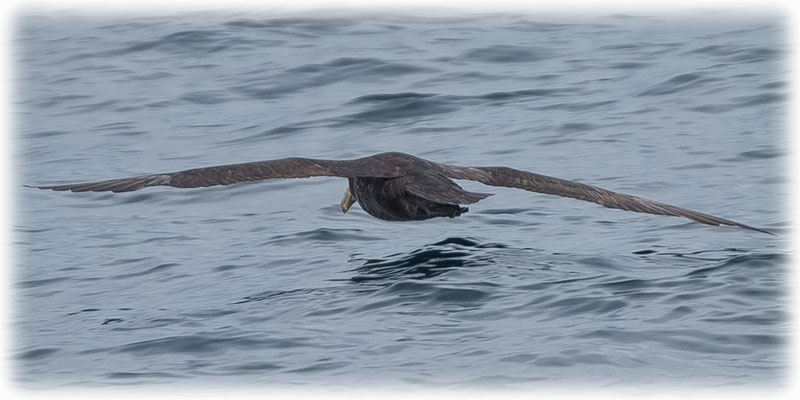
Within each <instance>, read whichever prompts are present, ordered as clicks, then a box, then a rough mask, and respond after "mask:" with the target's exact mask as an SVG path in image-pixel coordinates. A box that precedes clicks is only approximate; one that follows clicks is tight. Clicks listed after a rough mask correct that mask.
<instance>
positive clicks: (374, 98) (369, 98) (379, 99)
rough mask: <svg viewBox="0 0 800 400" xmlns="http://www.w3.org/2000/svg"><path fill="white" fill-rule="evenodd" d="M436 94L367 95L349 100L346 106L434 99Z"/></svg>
mask: <svg viewBox="0 0 800 400" xmlns="http://www.w3.org/2000/svg"><path fill="white" fill-rule="evenodd" d="M436 96H438V94H436V93H416V92H403V93H377V94H368V95H364V96H359V97H356V98H355V99H353V100H350V101H349V102H348V104H359V103H373V104H374V103H383V102H385V101H394V100H417V99H427V98H431V97H436Z"/></svg>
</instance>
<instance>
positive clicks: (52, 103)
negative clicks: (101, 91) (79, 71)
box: [35, 94, 93, 108]
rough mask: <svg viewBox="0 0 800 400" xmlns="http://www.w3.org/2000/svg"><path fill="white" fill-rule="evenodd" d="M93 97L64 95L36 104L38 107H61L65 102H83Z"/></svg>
mask: <svg viewBox="0 0 800 400" xmlns="http://www.w3.org/2000/svg"><path fill="white" fill-rule="evenodd" d="M92 97H93V96H90V95H85V94H62V95H56V96H50V97H48V98H47V100H44V101H40V102H37V103H36V104H35V106H36V107H42V108H48V107H52V106H55V105H59V104H61V103H63V102H68V101H72V100H83V99H90V98H92Z"/></svg>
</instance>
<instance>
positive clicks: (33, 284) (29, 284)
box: [16, 277, 70, 288]
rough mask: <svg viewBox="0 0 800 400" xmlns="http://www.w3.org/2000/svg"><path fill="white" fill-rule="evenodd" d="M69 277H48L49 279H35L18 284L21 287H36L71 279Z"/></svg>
mask: <svg viewBox="0 0 800 400" xmlns="http://www.w3.org/2000/svg"><path fill="white" fill-rule="evenodd" d="M69 279H70V278H69V277H58V278H47V279H33V280H28V281H21V282H17V284H16V286H17V287H19V288H34V287H39V286H47V285H52V284H55V283H59V282H62V281H67V280H69Z"/></svg>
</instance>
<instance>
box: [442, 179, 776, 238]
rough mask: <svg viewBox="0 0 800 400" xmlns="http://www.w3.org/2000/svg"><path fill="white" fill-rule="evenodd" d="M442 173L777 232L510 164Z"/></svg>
mask: <svg viewBox="0 0 800 400" xmlns="http://www.w3.org/2000/svg"><path fill="white" fill-rule="evenodd" d="M437 165H438V167H439V168H441V171H440V172H441V173H443V174H444V175H446V176H448V177H449V178H453V179H468V180H473V181H477V182H480V183H483V184H486V185H492V186H504V187H510V188H517V189H523V190H527V191H531V192H537V193H545V194H551V195H556V196H562V197H569V198H573V199H578V200H584V201H590V202H592V203H597V204H599V205H601V206H603V207H608V208H617V209H621V210H627V211H635V212H640V213H647V214H656V215H670V216H676V217H684V218H688V219H691V220H693V221H697V222H700V223H703V224H707V225H717V226H718V225H729V226H738V227H741V228H746V229H751V230H754V231H758V232H763V233H768V234H770V235H774V233H772V232H769V231H766V230H764V229H759V228H755V227H752V226H750V225H745V224H742V223H739V222H736V221H731V220H728V219H724V218H719V217H715V216H713V215H708V214H703V213H701V212H697V211H693V210H689V209H686V208H681V207H676V206H673V205H669V204H665V203H660V202H657V201H654V200H649V199H645V198H642V197H637V196H632V195H628V194H624V193H618V192H613V191H611V190H607V189H603V188H599V187H596V186H591V185H586V184H583V183H580V182H575V181H571V180H567V179H561V178H555V177H552V176H547V175H541V174H536V173H533V172H528V171H521V170H518V169H514V168H508V167H459V166H455V165H445V164H437Z"/></svg>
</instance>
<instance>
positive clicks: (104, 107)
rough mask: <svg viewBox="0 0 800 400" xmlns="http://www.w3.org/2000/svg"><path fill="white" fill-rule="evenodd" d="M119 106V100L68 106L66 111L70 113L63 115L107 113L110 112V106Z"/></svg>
mask: <svg viewBox="0 0 800 400" xmlns="http://www.w3.org/2000/svg"><path fill="white" fill-rule="evenodd" d="M117 104H119V100H106V101H101V102H97V103H92V104H83V105H79V106H70V107H67V109H69V110H70V112H68V113H66V114H65V115H69V114H83V113H94V112H98V111H108V110H112V109H113V108H112V106H115V105H117Z"/></svg>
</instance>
